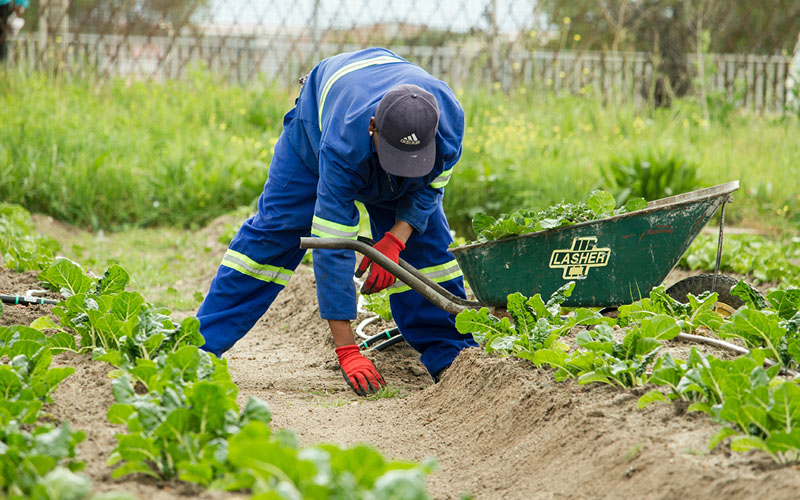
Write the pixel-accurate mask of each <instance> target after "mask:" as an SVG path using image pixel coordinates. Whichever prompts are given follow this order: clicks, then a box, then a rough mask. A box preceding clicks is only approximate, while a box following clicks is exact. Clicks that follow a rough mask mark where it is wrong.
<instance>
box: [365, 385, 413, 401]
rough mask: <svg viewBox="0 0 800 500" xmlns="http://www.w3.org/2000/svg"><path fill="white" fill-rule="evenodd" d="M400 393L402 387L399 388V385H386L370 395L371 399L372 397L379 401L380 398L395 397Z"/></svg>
mask: <svg viewBox="0 0 800 500" xmlns="http://www.w3.org/2000/svg"><path fill="white" fill-rule="evenodd" d="M398 394H400V389H398V388H397V387H394V386H392V385H386V386H384V387H381V388H380V389H378V391H377V392H375V393H373V394H370V395H369V399H372V400H373V401H377V400H379V399H388V398H393V397H395V396H397V395H398ZM400 397H405V396H400Z"/></svg>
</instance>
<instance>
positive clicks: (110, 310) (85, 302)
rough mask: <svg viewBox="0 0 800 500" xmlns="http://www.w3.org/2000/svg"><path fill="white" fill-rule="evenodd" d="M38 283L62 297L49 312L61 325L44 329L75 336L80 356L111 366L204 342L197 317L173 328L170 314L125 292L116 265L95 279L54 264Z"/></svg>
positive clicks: (74, 267)
mask: <svg viewBox="0 0 800 500" xmlns="http://www.w3.org/2000/svg"><path fill="white" fill-rule="evenodd" d="M39 279H40V280H41V281H43V282H44V283H46V284H47V285H48V286H50V287H51V288H54V289H57V290H60V291H61V293H62V295H64V296H65V297H67V298H66V299H65V300H63V301H62V302H61V303H60V304H59V305H58V306H56V307H54V308H53V310H52V312H53V314H55V315H56V316H57V317H58V318H59V320H60V325H57V324H53V323H52V322H51V323H50V324H48V325H47V327H49V328H57V329H59V330H60V331H61V332H64V331H65V330H64V328H69V329H70V330H72V331H73V332H75V333H76V334H77V335H78V336H79V337H80V350H81V351H93V350H97V353H96V357H100V358H102V359H103V360H104V361H109V362H111V363H112V364H114V365H116V366H119V365H120V364H121V363H124V362H133V361H134V360H136V359H138V358H144V359H151V358H153V357H155V356H156V355H158V353H160V352H168V351H173V350H175V349H177V348H179V347H180V346H182V345H185V344H194V345H202V344H203V343H204V340H203V337H202V335H201V334H200V324H199V322H198V320H197V318H194V317H189V318H186V319H184V320H183V321H182V322H181V323H180V324H178V325H176V324H175V323H173V322H172V319H171V318H170V317H169V310H167V309H164V308H158V307H155V306H153V305H152V304H150V303H148V302H147V301H145V299H144V297H142V295H141V294H139V293H138V292H130V291H126V290H125V287H126V286H127V284H128V282H129V280H130V277H129V275H128V273H127V272H126V271H125V270H124V269H123V268H122V267H120V266H117V265H114V266H111V267H110V268H109V269H108V270H107V271H106V272H105V273H104V275H103V277H102V278H100V279H95V278H93V277H91V276H88V275H86V274H84V272H83V270H82V269H81V268H80V266H78V265H77V264H75V263H74V262H71V261H69V260H67V259H59V260H58V261H56V262H55V263H54V264H53V265H51V266H50V267H49V268H47V269H46V270H45V271H44V272H42V273H41V274H40V275H39ZM45 321H46V320H45ZM42 326H43V327H44V325H42Z"/></svg>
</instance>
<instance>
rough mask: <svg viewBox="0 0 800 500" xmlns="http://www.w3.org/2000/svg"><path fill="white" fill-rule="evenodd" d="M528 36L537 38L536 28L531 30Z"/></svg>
mask: <svg viewBox="0 0 800 500" xmlns="http://www.w3.org/2000/svg"><path fill="white" fill-rule="evenodd" d="M528 36H529V37H531V38H536V30H530V31H529V32H528Z"/></svg>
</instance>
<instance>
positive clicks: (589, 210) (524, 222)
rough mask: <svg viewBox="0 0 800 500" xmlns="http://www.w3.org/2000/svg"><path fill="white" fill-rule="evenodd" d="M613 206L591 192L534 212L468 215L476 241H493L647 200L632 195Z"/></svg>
mask: <svg viewBox="0 0 800 500" xmlns="http://www.w3.org/2000/svg"><path fill="white" fill-rule="evenodd" d="M616 206H617V202H616V200H615V199H614V196H613V195H612V194H611V193H608V192H606V191H594V192H592V194H591V196H590V197H589V199H588V200H587V201H586V202H585V203H577V204H571V203H562V204H559V205H554V206H551V207H548V208H546V209H544V210H540V211H538V212H537V211H533V210H518V211H516V212H514V213H512V214H501V215H500V216H499V217H497V218H494V217H492V216H491V215H488V214H485V213H482V212H479V213H477V214H475V216H474V217H473V218H472V229H473V231H474V232H475V234H476V241H478V242H484V241H493V240H499V239H502V238H507V237H510V236H517V235H520V234H526V233H532V232H536V231H544V230H547V229H553V228H557V227H563V226H571V225H574V224H578V223H579V222H587V221H591V220H596V219H602V218H605V217H610V216H612V215H619V214H624V213H628V212H633V211H636V210H641V209H643V208H646V207H647V202H646V201H645V200H644V199H642V198H635V199H631V200H629V201H628V202H627V203H626V204H625V205H624V206H623V207H622V208H619V209H616Z"/></svg>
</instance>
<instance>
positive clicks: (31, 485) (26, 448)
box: [0, 417, 88, 500]
mask: <svg viewBox="0 0 800 500" xmlns="http://www.w3.org/2000/svg"><path fill="white" fill-rule="evenodd" d="M83 439H84V434H83V432H73V431H71V430H70V428H69V425H68V424H66V423H64V424H62V425H61V426H60V427H53V426H52V425H49V424H45V425H37V426H34V427H33V428H32V430H31V429H29V428H26V426H22V425H20V423H19V422H17V421H15V420H11V421H4V419H3V418H2V417H0V496H2V497H3V498H19V499H22V498H33V499H41V500H45V499H46V500H51V499H52V498H60V497H58V496H52V495H51V493H52V486H53V483H54V481H55V480H56V479H58V478H59V477H61V478H63V477H64V475H65V473H63V472H60V471H59V466H60V464H62V463H64V464H66V467H67V469H68V470H69V471H71V472H75V471H78V470H81V469H82V468H83V465H84V464H83V462H78V461H74V460H72V459H73V458H74V457H75V453H76V452H75V447H76V445H77V444H78V443H79V442H81V441H82V440H83ZM69 475H70V476H72V475H71V474H69ZM72 477H73V478H74V476H72ZM81 483H82V485H80V486H79V487H78V488H76V489H77V492H75V491H73V493H77V495H76V496H74V497H72V498H83V496H85V494H86V493H88V488H86V486H85V483H86V480H85V479H84V480H82V481H81Z"/></svg>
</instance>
